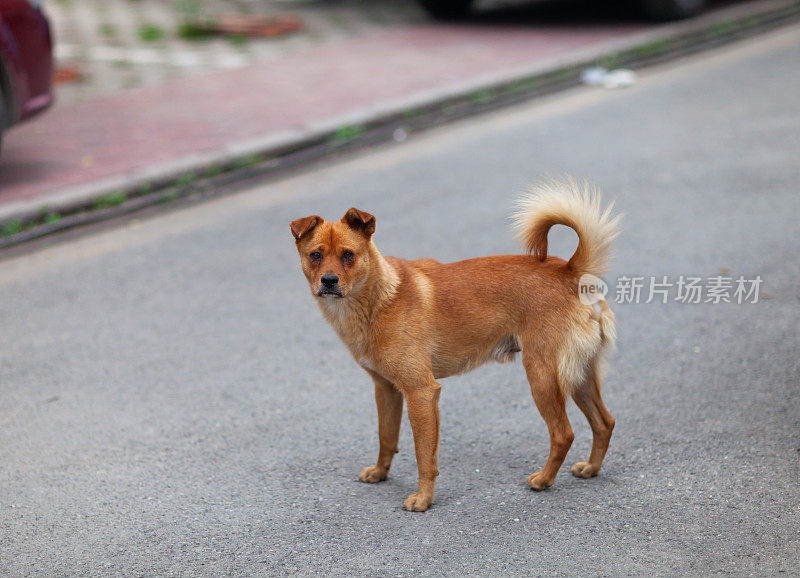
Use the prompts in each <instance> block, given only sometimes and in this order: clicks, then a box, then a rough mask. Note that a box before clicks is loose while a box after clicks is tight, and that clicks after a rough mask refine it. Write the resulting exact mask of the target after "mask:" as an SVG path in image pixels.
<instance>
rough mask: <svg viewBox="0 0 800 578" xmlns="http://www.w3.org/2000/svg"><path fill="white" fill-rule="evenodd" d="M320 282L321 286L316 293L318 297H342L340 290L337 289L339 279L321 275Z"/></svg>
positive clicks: (334, 276)
mask: <svg viewBox="0 0 800 578" xmlns="http://www.w3.org/2000/svg"><path fill="white" fill-rule="evenodd" d="M320 282H321V283H322V286H321V287H320V288H319V291H318V292H317V295H318V296H319V297H324V296H325V295H332V296H334V297H341V296H342V290H341V289H340V288H339V277H337V276H336V275H330V274H328V275H323V276H322V279H320Z"/></svg>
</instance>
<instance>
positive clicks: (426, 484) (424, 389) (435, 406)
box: [403, 376, 440, 512]
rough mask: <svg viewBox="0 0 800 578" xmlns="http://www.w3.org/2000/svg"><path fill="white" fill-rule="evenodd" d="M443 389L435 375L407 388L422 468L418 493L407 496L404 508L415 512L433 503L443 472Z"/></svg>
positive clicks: (410, 415)
mask: <svg viewBox="0 0 800 578" xmlns="http://www.w3.org/2000/svg"><path fill="white" fill-rule="evenodd" d="M439 390H440V386H439V384H438V383H436V381H435V380H434V379H433V376H431V377H430V378H429V379H428V380H427V381H426V382H425V383H424V385H419V386H414V387H404V388H403V393H404V395H405V398H406V403H407V404H408V419H409V421H410V422H411V429H412V430H413V433H414V447H415V449H416V453H417V468H418V469H419V487H418V489H417V493H416V494H411V495H410V496H409V497H408V498H406V501H405V502H403V508H404V509H406V510H411V511H414V512H424V511H425V510H427V509H428V506H430V505H431V501H432V500H433V485H434V482H435V481H436V476H438V475H439Z"/></svg>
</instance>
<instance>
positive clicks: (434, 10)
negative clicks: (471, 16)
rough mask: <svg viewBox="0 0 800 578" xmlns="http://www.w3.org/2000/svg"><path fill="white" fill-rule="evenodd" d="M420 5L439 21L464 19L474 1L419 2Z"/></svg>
mask: <svg viewBox="0 0 800 578" xmlns="http://www.w3.org/2000/svg"><path fill="white" fill-rule="evenodd" d="M419 3H420V5H421V6H422V7H423V8H424V9H425V11H426V12H427V13H428V14H430V15H431V16H433V17H434V18H436V19H437V20H457V19H459V18H463V17H464V16H466V15H467V12H469V9H470V6H472V0H419Z"/></svg>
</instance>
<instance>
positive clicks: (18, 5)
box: [0, 0, 53, 138]
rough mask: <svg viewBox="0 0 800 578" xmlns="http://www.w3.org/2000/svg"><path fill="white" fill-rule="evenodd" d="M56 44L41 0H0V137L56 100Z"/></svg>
mask: <svg viewBox="0 0 800 578" xmlns="http://www.w3.org/2000/svg"><path fill="white" fill-rule="evenodd" d="M52 78H53V46H52V40H51V37H50V24H49V22H48V21H47V18H46V17H45V15H44V13H43V12H42V2H41V0H0V138H2V133H3V130H5V129H6V128H8V127H10V126H12V125H14V124H16V123H18V122H20V121H22V120H25V119H27V118H30V117H32V116H33V115H35V114H37V113H39V112H41V111H43V110H44V109H46V108H47V107H48V106H50V105H51V104H52V103H53V90H52Z"/></svg>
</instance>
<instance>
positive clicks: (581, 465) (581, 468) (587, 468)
mask: <svg viewBox="0 0 800 578" xmlns="http://www.w3.org/2000/svg"><path fill="white" fill-rule="evenodd" d="M599 470H600V468H595V467H594V466H593V465H592V464H590V463H589V462H578V463H577V464H575V465H574V466H572V467H571V468H570V470H569V471H571V472H572V475H573V476H575V477H576V478H591V477H593V476H596V475H597V472H598V471H599Z"/></svg>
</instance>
